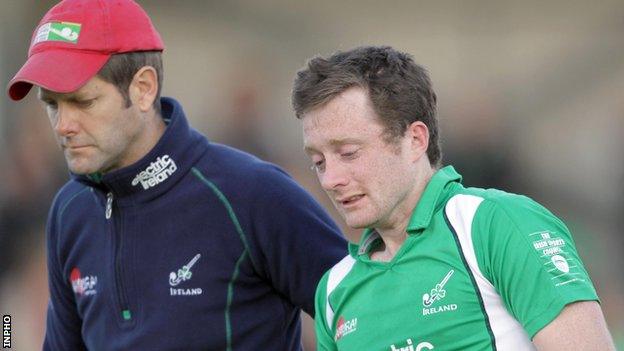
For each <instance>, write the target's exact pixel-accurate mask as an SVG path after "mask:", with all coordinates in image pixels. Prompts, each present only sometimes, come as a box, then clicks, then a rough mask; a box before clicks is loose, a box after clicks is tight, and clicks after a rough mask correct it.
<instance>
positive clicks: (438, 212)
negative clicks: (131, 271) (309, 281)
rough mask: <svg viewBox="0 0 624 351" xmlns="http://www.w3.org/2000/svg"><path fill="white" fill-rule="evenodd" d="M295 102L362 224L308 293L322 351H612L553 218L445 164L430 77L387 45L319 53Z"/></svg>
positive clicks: (582, 274)
mask: <svg viewBox="0 0 624 351" xmlns="http://www.w3.org/2000/svg"><path fill="white" fill-rule="evenodd" d="M293 106H294V109H295V112H296V114H297V117H298V118H300V119H302V121H303V131H304V143H305V150H306V152H307V153H308V154H309V155H310V157H311V159H312V161H313V163H314V168H315V169H316V172H317V176H318V179H319V181H320V183H321V185H322V187H323V188H324V190H325V191H326V192H327V195H328V196H329V197H330V199H331V200H332V202H333V203H334V205H335V206H336V208H337V209H338V211H339V212H340V214H341V215H342V216H343V217H344V219H345V221H346V223H347V225H349V226H350V227H353V228H366V229H365V231H364V233H363V235H362V238H361V241H360V243H359V244H350V245H349V251H350V255H348V256H347V257H345V258H344V259H343V260H342V261H341V262H340V263H338V264H337V265H336V266H334V267H333V268H332V269H331V270H330V271H329V272H327V274H325V276H324V277H323V279H322V280H321V282H320V283H319V286H318V288H317V292H316V311H317V314H316V316H317V317H316V332H317V338H318V348H319V350H358V351H361V350H366V351H374V350H405V351H424V350H535V349H537V350H613V349H614V346H613V343H612V340H611V336H610V335H609V331H608V329H607V326H606V323H605V320H604V316H603V314H602V311H601V309H600V305H599V304H598V297H597V295H596V292H595V290H594V287H593V285H592V283H591V281H590V279H589V277H588V275H587V272H586V270H585V268H584V267H583V264H582V262H581V260H580V258H579V256H578V254H577V252H576V249H575V247H574V243H573V241H572V238H571V236H570V232H569V231H568V229H567V228H566V226H565V225H564V224H563V222H562V221H561V220H559V219H558V218H557V217H555V216H554V215H553V214H552V213H551V212H549V211H548V210H547V209H545V208H544V207H542V206H540V205H539V204H537V203H536V202H534V201H532V200H531V199H529V198H527V197H524V196H520V195H515V194H509V193H505V192H502V191H499V190H494V189H488V190H484V189H476V188H465V187H464V186H463V185H462V184H461V176H460V175H459V174H458V173H457V172H456V171H455V170H454V169H453V167H451V166H447V167H443V168H442V167H441V152H440V145H439V137H438V127H437V121H436V95H435V93H434V92H433V90H432V88H431V82H430V79H429V77H428V75H427V73H426V71H425V70H424V69H423V68H422V67H420V66H418V65H416V64H415V63H414V61H413V60H412V58H411V56H410V55H407V54H405V53H402V52H398V51H396V50H394V49H392V48H389V47H361V48H356V49H353V50H350V51H346V52H338V53H336V54H334V55H332V56H331V57H329V58H322V57H317V58H314V59H312V60H311V61H310V62H309V63H308V64H307V66H306V67H305V68H304V69H302V70H301V71H299V72H298V74H297V77H296V79H295V84H294V89H293Z"/></svg>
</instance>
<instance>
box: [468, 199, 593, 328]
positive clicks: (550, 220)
mask: <svg viewBox="0 0 624 351" xmlns="http://www.w3.org/2000/svg"><path fill="white" fill-rule="evenodd" d="M495 195H496V194H495ZM479 212H481V213H480V214H479ZM477 217H478V223H476V225H477V227H478V228H479V229H478V230H477V238H476V239H477V240H476V241H477V244H476V245H477V246H478V249H477V256H478V257H477V258H478V261H479V266H480V267H481V269H482V271H483V273H484V275H485V276H486V278H487V279H488V280H489V281H490V282H491V283H492V284H493V285H494V287H495V288H496V291H497V292H498V294H499V295H500V296H501V298H502V300H503V302H504V304H505V306H506V308H507V310H508V311H509V313H510V314H511V315H512V316H513V317H514V318H515V319H516V320H517V321H518V322H519V323H520V324H521V325H522V327H523V328H524V330H525V331H526V332H527V334H528V335H527V336H528V337H529V338H530V339H531V340H533V338H534V337H535V335H536V334H537V333H538V332H539V331H541V330H543V329H544V328H546V326H548V325H549V324H551V323H553V321H555V320H556V319H557V318H558V316H561V315H562V311H563V310H564V309H566V306H569V305H570V304H572V303H575V302H579V301H598V296H597V294H596V291H595V289H594V287H593V284H592V282H591V280H590V278H589V275H588V274H587V271H586V270H585V267H584V265H583V262H582V260H581V258H580V256H579V254H578V252H577V250H576V247H575V245H574V241H573V240H572V236H571V234H570V231H569V230H568V228H567V227H566V226H565V224H564V223H563V222H562V221H561V220H560V219H558V218H557V217H556V216H554V215H553V214H552V213H551V212H550V211H548V210H547V209H545V208H544V207H542V206H541V205H539V204H537V203H536V202H534V201H532V200H530V199H528V198H526V197H523V196H517V195H511V194H501V195H498V196H497V197H495V198H494V199H493V200H492V201H488V200H486V201H484V202H483V203H482V204H481V206H480V207H479V209H478V211H477ZM526 282H531V283H530V284H527V283H526ZM566 314H567V313H566ZM564 316H565V314H564ZM585 318H586V317H584V316H582V317H581V319H585ZM583 323H588V321H587V320H585V321H583Z"/></svg>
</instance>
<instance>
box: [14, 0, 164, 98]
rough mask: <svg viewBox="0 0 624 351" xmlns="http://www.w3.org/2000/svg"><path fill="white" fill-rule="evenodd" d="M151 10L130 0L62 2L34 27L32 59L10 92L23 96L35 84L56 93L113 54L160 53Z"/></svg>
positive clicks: (78, 81)
mask: <svg viewBox="0 0 624 351" xmlns="http://www.w3.org/2000/svg"><path fill="white" fill-rule="evenodd" d="M162 50H164V45H163V42H162V39H161V38H160V35H159V34H158V32H157V31H156V28H154V25H153V24H152V21H151V20H150V18H149V17H148V15H147V13H145V11H144V10H143V9H142V8H141V7H140V6H139V5H138V4H137V3H135V2H134V1H132V0H64V1H61V2H60V3H58V4H57V5H56V6H54V7H53V8H51V9H50V10H49V11H48V13H46V14H45V16H43V18H42V19H41V21H40V22H39V25H38V26H37V28H36V29H35V31H34V33H33V36H32V39H31V42H30V49H29V50H28V60H27V61H26V63H25V64H24V66H22V68H21V69H20V70H19V71H18V72H17V74H16V75H15V77H13V79H11V81H10V82H9V86H8V88H7V92H8V94H9V97H10V98H11V99H13V100H21V99H23V98H24V97H25V96H26V94H28V92H29V91H30V89H31V88H32V86H33V85H38V86H40V87H42V88H45V89H48V90H51V91H54V92H58V93H69V92H72V91H76V90H78V89H79V88H80V87H82V86H83V85H84V84H85V83H87V81H89V79H91V78H92V77H94V76H95V75H96V74H97V73H98V72H99V70H100V69H101V68H102V67H103V66H104V64H105V63H106V62H107V61H108V59H109V58H110V57H111V55H113V54H119V53H124V52H132V51H162Z"/></svg>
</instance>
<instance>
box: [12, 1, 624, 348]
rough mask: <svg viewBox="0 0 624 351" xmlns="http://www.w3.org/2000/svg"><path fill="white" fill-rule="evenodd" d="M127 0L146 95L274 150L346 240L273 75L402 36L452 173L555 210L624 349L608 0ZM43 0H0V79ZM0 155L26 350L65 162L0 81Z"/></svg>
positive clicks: (33, 332)
mask: <svg viewBox="0 0 624 351" xmlns="http://www.w3.org/2000/svg"><path fill="white" fill-rule="evenodd" d="M139 2H140V3H141V4H142V5H143V6H144V8H145V9H146V10H147V12H148V13H149V14H150V15H151V17H152V19H153V22H154V24H155V25H156V27H157V28H158V30H159V31H160V33H161V35H162V37H163V39H164V41H165V45H166V50H165V55H164V61H165V79H164V88H163V94H164V95H168V96H173V97H175V98H177V99H179V100H180V101H181V102H182V104H183V106H184V108H185V110H186V112H187V115H188V116H189V118H190V120H191V123H192V124H193V125H194V126H195V127H196V128H198V129H200V130H201V131H203V132H204V133H205V134H206V135H207V136H208V137H209V138H210V139H211V140H213V141H217V142H223V143H227V144H230V145H233V146H236V147H239V148H241V149H244V150H247V151H249V152H252V153H255V154H257V155H259V156H261V157H263V158H265V159H267V160H270V161H273V162H275V163H277V164H279V165H281V166H282V167H284V168H285V169H286V170H287V171H288V172H289V173H291V174H292V175H293V176H294V177H295V178H296V179H297V180H298V181H299V182H301V183H302V184H303V185H304V186H305V187H306V188H307V189H309V190H310V191H311V192H312V193H313V194H314V195H315V196H316V197H317V199H319V201H320V202H321V203H323V204H324V205H325V207H326V208H328V209H329V210H330V212H331V213H332V215H333V216H334V218H336V220H337V222H338V223H339V224H340V225H341V226H342V227H343V228H344V229H345V233H346V235H347V236H348V237H349V238H350V239H351V240H357V238H358V236H359V233H358V232H354V231H350V230H347V229H346V228H345V227H344V223H343V222H342V221H341V219H340V218H339V217H338V216H337V215H336V213H335V212H333V209H332V208H331V205H330V203H329V202H328V201H327V199H326V198H325V196H324V195H323V193H322V192H321V191H320V188H319V186H318V184H317V182H316V179H315V176H314V174H313V173H312V172H311V171H309V162H308V161H307V158H306V156H305V154H304V153H303V151H302V141H301V134H302V133H301V127H300V125H299V122H298V121H297V120H296V119H295V117H294V114H293V112H292V111H291V108H290V89H291V82H292V79H293V76H294V73H295V72H296V70H297V69H299V68H300V67H302V66H303V64H304V63H305V61H306V60H307V59H308V58H310V57H311V56H314V55H317V54H329V53H331V52H333V51H335V50H338V49H349V48H352V47H354V46H358V45H370V44H375V45H392V46H394V47H396V48H398V49H400V50H403V51H407V52H409V53H411V54H412V55H413V56H414V58H415V60H416V61H417V62H418V63H420V64H422V65H423V66H425V67H427V68H428V70H429V72H430V74H431V77H432V80H433V82H434V87H435V89H436V92H437V94H438V103H439V119H440V123H441V128H442V141H443V151H444V153H445V163H446V164H453V165H455V166H456V168H457V169H458V170H459V171H460V173H462V174H463V175H464V183H465V184H467V185H474V186H480V187H497V188H501V189H504V190H507V191H511V192H518V193H524V194H527V195H529V196H531V197H533V198H534V199H536V200H537V201H539V202H541V203H542V204H544V205H546V206H547V207H548V208H549V209H551V210H552V211H553V212H554V213H555V214H557V215H558V216H560V217H561V218H562V219H563V220H564V221H565V222H566V223H567V224H568V226H569V227H570V228H571V230H572V232H573V234H574V237H575V240H576V243H577V246H578V250H579V252H580V254H581V257H582V258H583V259H584V261H585V265H586V267H587V269H588V271H589V272H590V274H591V277H592V279H593V281H594V284H595V285H596V288H597V290H598V293H599V295H600V296H601V299H602V306H603V310H604V312H605V315H606V318H607V322H608V324H609V327H610V330H611V333H612V334H613V336H614V337H615V338H616V340H617V342H618V345H619V347H620V348H624V275H623V274H622V269H623V268H624V257H623V255H622V252H623V251H624V237H623V235H622V230H621V227H622V226H621V225H620V223H619V221H620V220H621V219H622V218H623V217H624V190H623V189H624V187H623V186H622V183H623V181H624V152H623V151H624V99H623V91H624V59H623V57H624V40H623V39H622V38H623V37H624V36H623V33H624V2H622V1H621V0H602V1H599V2H598V1H595V2H589V1H576V0H565V1H564V0H556V1H534V0H529V1H493V0H492V1H490V0H476V1H386V2H380V1H329V0H317V1H305V2H304V1H281V0H280V1H278V0H270V1H252V0H233V1H204V0H178V1H169V0H149V1H147V0H145V1H139ZM54 3H55V1H39V0H3V1H2V8H1V10H0V26H1V30H0V81H1V82H2V87H6V84H7V82H8V81H9V80H10V78H12V76H13V75H14V74H15V73H16V72H17V70H18V69H19V67H20V66H21V64H22V63H23V62H24V60H25V58H26V54H27V50H28V45H29V40H30V36H31V33H32V31H33V30H34V28H35V26H36V25H37V23H38V21H39V19H40V18H41V16H43V14H44V13H45V12H46V10H47V9H48V8H49V7H50V6H52V5H53V4H54ZM0 172H1V173H0V179H1V181H0V312H2V313H3V314H11V315H12V317H13V345H14V347H15V349H18V350H35V349H39V348H40V345H41V340H42V338H43V332H44V328H45V322H44V316H45V308H46V303H47V282H46V274H45V253H44V250H43V239H44V221H45V216H46V213H47V209H48V205H49V204H50V202H51V200H52V197H53V195H54V193H55V192H56V190H57V189H58V188H59V187H60V185H61V184H63V183H64V182H65V180H66V179H67V169H66V167H65V164H64V160H63V158H62V155H61V153H60V151H59V150H58V148H57V147H56V146H55V143H54V140H53V137H52V131H51V128H50V126H49V124H48V121H47V118H46V117H45V114H44V111H43V108H42V107H41V106H40V104H39V102H38V101H37V99H36V97H35V94H32V93H31V94H30V95H29V96H28V97H27V98H26V99H25V100H24V101H23V102H21V103H14V102H11V101H9V99H8V98H7V97H6V94H4V95H3V96H2V98H0ZM304 322H305V334H306V335H305V340H304V344H305V346H306V349H307V350H313V349H314V346H313V337H314V336H313V332H312V329H311V324H310V320H309V318H307V317H306V318H304Z"/></svg>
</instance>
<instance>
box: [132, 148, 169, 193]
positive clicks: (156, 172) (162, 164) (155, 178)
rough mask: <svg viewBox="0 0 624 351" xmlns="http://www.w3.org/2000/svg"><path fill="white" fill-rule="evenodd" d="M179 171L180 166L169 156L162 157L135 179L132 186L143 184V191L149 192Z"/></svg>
mask: <svg viewBox="0 0 624 351" xmlns="http://www.w3.org/2000/svg"><path fill="white" fill-rule="evenodd" d="M177 170H178V166H177V165H176V163H175V161H173V159H172V158H171V157H170V156H169V155H164V156H160V157H158V158H157V159H156V161H154V162H152V163H150V165H149V166H147V168H145V170H144V171H142V172H141V173H139V174H137V175H136V176H135V177H134V179H133V180H132V186H137V185H139V184H141V186H142V187H143V190H147V189H149V188H152V187H155V186H156V185H158V184H160V183H162V182H164V181H165V180H167V178H169V177H170V176H171V175H172V174H173V173H174V172H175V171H177Z"/></svg>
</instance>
